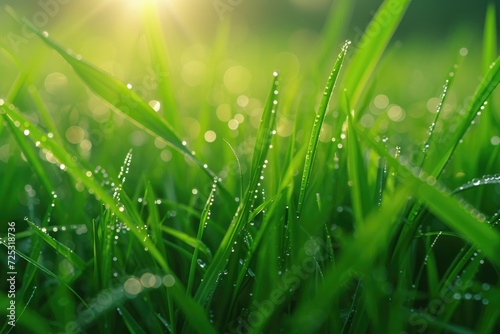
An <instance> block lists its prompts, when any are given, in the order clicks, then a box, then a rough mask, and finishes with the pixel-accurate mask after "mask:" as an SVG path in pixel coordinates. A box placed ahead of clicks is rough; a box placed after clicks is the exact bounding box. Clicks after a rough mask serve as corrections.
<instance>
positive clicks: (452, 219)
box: [355, 124, 500, 264]
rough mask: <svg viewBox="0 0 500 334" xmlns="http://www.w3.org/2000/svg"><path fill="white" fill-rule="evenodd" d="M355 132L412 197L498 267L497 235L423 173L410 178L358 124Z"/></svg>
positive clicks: (405, 168) (499, 239)
mask: <svg viewBox="0 0 500 334" xmlns="http://www.w3.org/2000/svg"><path fill="white" fill-rule="evenodd" d="M358 127H359V128H358ZM355 128H356V130H357V132H358V133H359V134H360V136H362V137H363V139H364V140H365V141H366V142H367V143H368V144H369V145H370V146H371V147H372V148H373V149H374V150H375V151H376V152H377V154H379V155H380V156H383V157H385V158H386V159H387V161H388V163H389V164H390V165H392V166H393V167H394V168H397V169H398V170H399V175H400V176H401V177H402V178H403V179H405V182H408V183H412V184H415V188H414V195H415V196H416V197H417V198H418V199H419V200H421V201H423V202H424V203H425V204H426V205H427V206H428V207H429V210H430V211H431V212H433V213H434V214H435V215H436V216H437V217H439V218H440V219H441V220H442V221H443V222H444V223H445V224H446V225H448V226H449V227H450V228H451V229H453V230H455V231H457V232H458V233H461V234H462V235H463V236H464V238H465V239H467V240H469V241H470V242H472V243H474V244H476V245H477V246H478V247H480V248H481V249H482V250H483V251H484V253H485V254H486V255H487V257H488V259H490V260H491V261H492V262H493V263H495V264H500V258H498V256H497V255H495V254H498V252H499V251H500V235H499V234H498V233H495V232H494V231H492V230H491V229H489V228H488V227H487V226H486V224H485V223H484V221H481V220H480V219H479V217H478V216H476V215H472V214H471V212H470V211H469V210H467V209H466V208H464V206H463V205H462V204H461V203H460V202H459V201H458V200H457V199H456V198H455V197H452V196H451V194H449V193H448V192H447V191H446V189H445V188H444V187H443V186H441V185H440V184H439V183H438V182H437V181H436V179H435V178H434V177H433V176H431V175H426V174H425V173H423V172H421V173H420V174H418V175H414V173H413V172H412V171H411V170H410V167H409V166H407V165H403V164H402V163H401V162H399V161H398V160H397V159H395V158H394V157H393V156H391V155H390V154H389V153H388V152H387V151H386V150H385V149H384V148H383V147H382V146H381V145H380V144H379V143H378V142H377V141H376V140H375V139H374V138H372V137H371V136H370V135H369V134H368V133H366V132H365V131H363V129H362V128H361V127H360V126H359V124H356V127H355Z"/></svg>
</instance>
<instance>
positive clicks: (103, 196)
mask: <svg viewBox="0 0 500 334" xmlns="http://www.w3.org/2000/svg"><path fill="white" fill-rule="evenodd" d="M0 108H2V107H0ZM3 110H4V111H5V113H6V116H7V117H8V118H10V121H11V122H13V123H14V124H15V122H19V124H23V126H25V127H26V129H27V128H29V130H30V136H29V138H30V139H31V140H32V141H36V142H39V143H40V148H45V149H47V150H49V151H50V152H52V154H53V155H54V157H55V159H57V161H59V163H60V164H61V166H64V167H65V169H66V171H67V172H68V173H69V174H70V175H71V176H72V177H73V178H74V179H76V180H78V181H80V182H81V183H82V184H83V186H84V187H86V188H87V189H89V190H91V191H92V192H93V193H94V195H95V196H96V197H97V198H98V199H99V200H100V201H101V202H102V203H103V204H104V205H106V206H108V207H109V209H110V210H111V211H112V212H113V214H114V215H116V217H117V218H118V219H120V220H121V221H122V222H123V223H124V224H125V225H127V227H128V228H130V231H131V232H132V233H133V234H134V236H135V237H136V238H137V240H138V241H139V242H140V243H141V244H142V245H143V246H144V248H147V249H148V251H149V253H150V254H151V256H152V257H153V258H154V259H155V260H156V261H157V263H158V264H159V265H160V267H161V268H162V269H163V270H164V271H165V272H166V273H168V274H170V275H172V276H173V277H174V278H175V281H176V284H174V285H173V286H172V287H170V288H169V292H171V293H172V295H173V296H174V298H175V299H176V301H177V302H178V304H179V306H180V307H181V308H182V310H183V312H184V313H185V314H186V318H187V319H189V321H190V323H193V326H194V327H195V328H197V329H200V330H206V331H208V332H214V331H215V330H214V328H213V326H212V324H211V323H210V322H209V320H208V318H207V316H206V314H205V313H204V312H203V310H202V308H201V307H200V306H199V305H197V304H196V303H195V302H194V301H193V299H192V298H191V297H189V296H188V295H187V294H186V292H185V290H184V287H183V286H182V284H181V283H180V281H179V280H178V279H177V278H176V276H175V274H174V273H173V271H172V270H171V269H170V267H169V265H168V264H167V262H166V260H165V257H164V256H163V255H162V254H161V253H160V252H159V251H158V249H157V248H156V246H155V245H154V244H153V243H152V241H151V239H150V238H148V237H147V235H145V234H144V232H143V231H142V230H140V229H139V228H137V226H136V223H135V222H134V221H133V220H132V219H131V218H130V216H129V215H128V214H127V213H125V212H124V210H120V207H118V205H117V203H116V200H115V199H114V198H113V197H112V196H111V195H110V194H109V193H108V192H107V191H106V190H105V189H104V188H103V187H102V186H101V185H100V183H98V181H97V180H96V179H95V176H93V175H91V174H89V173H88V171H89V168H85V167H84V166H83V162H81V161H78V159H73V158H74V156H72V155H71V154H68V152H67V151H66V150H65V149H64V148H62V147H61V146H59V144H57V143H56V142H54V141H51V140H50V139H47V136H46V135H44V134H43V133H42V132H41V131H40V130H39V129H37V128H36V127H35V126H34V125H31V124H30V122H29V121H28V120H27V119H25V118H24V117H23V116H22V115H21V114H20V113H19V112H18V111H17V110H16V109H15V108H14V109H9V108H5V107H3ZM15 129H16V130H17V131H21V130H19V129H18V128H17V127H16V128H15ZM75 160H76V161H75ZM89 175H90V176H89Z"/></svg>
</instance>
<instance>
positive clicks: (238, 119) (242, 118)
mask: <svg viewBox="0 0 500 334" xmlns="http://www.w3.org/2000/svg"><path fill="white" fill-rule="evenodd" d="M234 119H235V120H236V121H237V122H238V123H240V124H241V123H243V122H244V121H245V116H243V115H242V114H236V115H234Z"/></svg>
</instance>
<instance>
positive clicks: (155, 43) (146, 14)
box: [143, 1, 179, 128]
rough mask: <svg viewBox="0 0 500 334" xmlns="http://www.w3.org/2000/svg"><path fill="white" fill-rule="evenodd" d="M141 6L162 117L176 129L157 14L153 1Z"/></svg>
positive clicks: (175, 113) (166, 60)
mask: <svg viewBox="0 0 500 334" xmlns="http://www.w3.org/2000/svg"><path fill="white" fill-rule="evenodd" d="M143 6H144V7H143V23H144V28H145V31H146V37H147V41H148V46H149V51H150V53H151V63H152V65H153V69H154V72H155V74H156V76H157V77H156V78H155V79H156V82H155V83H153V85H154V86H157V89H158V92H159V94H160V99H161V105H162V109H163V110H165V111H166V112H165V114H164V117H165V118H166V120H167V121H168V123H169V124H170V125H171V126H172V127H173V128H176V127H177V126H178V125H179V122H178V113H177V112H174V110H176V107H175V105H176V103H175V98H174V95H173V91H172V86H171V83H170V78H169V67H168V59H169V57H168V55H167V50H166V45H165V42H164V41H165V36H164V35H163V33H162V30H161V25H160V20H159V17H158V13H159V12H158V9H157V6H156V4H155V3H154V2H153V1H146V2H144V4H143Z"/></svg>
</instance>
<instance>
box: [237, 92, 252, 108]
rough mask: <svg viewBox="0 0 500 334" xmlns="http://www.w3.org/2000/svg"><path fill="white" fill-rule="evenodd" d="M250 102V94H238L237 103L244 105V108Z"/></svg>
mask: <svg viewBox="0 0 500 334" xmlns="http://www.w3.org/2000/svg"><path fill="white" fill-rule="evenodd" d="M249 102H250V99H249V98H248V96H246V95H240V96H238V98H237V99H236V103H237V104H238V105H239V106H240V107H242V108H244V107H246V106H247V105H248V103H249Z"/></svg>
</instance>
